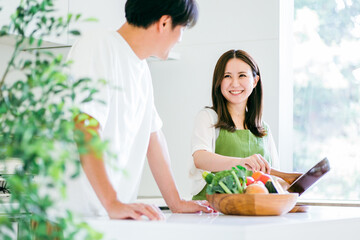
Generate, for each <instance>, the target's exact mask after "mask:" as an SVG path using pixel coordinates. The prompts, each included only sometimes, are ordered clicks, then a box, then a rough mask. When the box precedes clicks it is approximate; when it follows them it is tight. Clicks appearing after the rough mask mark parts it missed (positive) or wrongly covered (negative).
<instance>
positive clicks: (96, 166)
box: [68, 0, 212, 220]
mask: <svg viewBox="0 0 360 240" xmlns="http://www.w3.org/2000/svg"><path fill="white" fill-rule="evenodd" d="M197 13H198V12H197V7H196V3H195V1H194V0H151V1H149V0H128V1H127V2H126V5H125V14H126V20H127V21H126V23H125V24H124V25H122V26H121V27H120V29H119V30H118V31H117V32H115V31H113V32H111V31H100V32H92V33H88V34H85V35H84V36H82V37H81V38H80V39H79V40H78V41H77V42H76V44H74V46H73V48H72V49H71V51H70V53H69V59H72V60H73V61H74V64H73V65H72V69H71V72H72V74H73V75H74V77H75V78H80V77H90V78H92V79H101V78H103V79H106V80H107V81H108V83H109V84H108V85H106V86H102V87H101V88H100V89H99V90H100V92H99V94H98V97H100V99H102V100H104V101H105V102H106V105H101V104H98V103H96V102H90V103H87V104H83V105H81V107H80V109H81V111H82V112H83V113H86V114H87V115H88V116H89V117H91V118H94V119H96V120H97V121H98V123H99V124H98V125H97V126H95V127H90V126H86V124H85V123H84V122H80V123H79V124H77V128H78V129H80V130H81V131H83V132H84V133H86V134H87V140H88V141H91V135H89V134H88V133H87V132H88V131H87V130H88V129H89V128H93V130H95V131H96V132H97V133H98V134H99V135H100V136H101V138H103V139H108V140H109V141H110V149H111V150H112V151H115V152H116V153H117V159H116V160H115V164H114V163H112V164H110V163H109V162H108V161H106V159H105V157H103V156H102V157H98V156H96V155H95V154H92V151H91V150H90V152H89V153H88V154H86V155H81V156H80V159H81V164H82V167H83V170H84V172H85V175H86V178H80V179H78V180H76V181H75V182H74V183H72V184H71V185H69V186H68V187H69V188H70V194H69V197H70V206H71V209H73V210H75V211H77V212H80V213H82V214H83V215H85V216H99V215H105V214H107V215H108V216H109V217H110V218H116V219H127V218H131V219H140V218H142V216H146V217H148V218H149V219H151V220H158V219H162V218H163V214H162V213H161V211H160V210H159V209H158V208H157V207H155V206H151V205H147V204H140V203H131V202H132V201H134V200H135V199H136V195H137V190H138V185H139V182H140V179H141V173H142V170H143V166H144V161H145V158H146V157H147V159H148V162H149V165H150V169H151V171H152V173H153V176H154V178H155V180H156V182H157V185H158V187H159V189H160V191H161V193H162V195H163V197H164V199H165V201H166V203H167V205H168V206H169V208H170V209H171V211H173V212H198V211H204V212H211V211H212V210H210V209H209V208H208V207H207V206H208V205H207V202H194V201H184V200H182V199H181V198H180V196H179V193H178V191H177V188H176V185H175V182H174V178H173V175H172V173H171V168H170V160H169V154H168V149H167V146H166V141H165V138H164V136H163V134H162V132H161V126H162V122H161V119H160V118H159V116H158V114H157V112H156V108H155V106H154V98H153V89H152V82H151V76H150V72H149V69H148V65H147V63H146V60H145V59H146V58H148V57H150V56H156V57H159V58H161V59H166V58H167V57H168V55H169V51H170V50H171V49H172V47H173V46H174V45H175V44H176V43H177V42H178V41H179V40H180V39H181V35H182V32H183V30H184V29H185V28H186V27H187V26H193V25H194V24H195V23H196V20H197ZM113 86H116V87H120V88H121V90H116V89H114V88H113ZM104 160H105V161H104ZM114 166H115V167H116V168H121V169H124V170H125V171H126V172H127V173H128V174H123V173H122V172H121V171H118V170H116V169H114Z"/></svg>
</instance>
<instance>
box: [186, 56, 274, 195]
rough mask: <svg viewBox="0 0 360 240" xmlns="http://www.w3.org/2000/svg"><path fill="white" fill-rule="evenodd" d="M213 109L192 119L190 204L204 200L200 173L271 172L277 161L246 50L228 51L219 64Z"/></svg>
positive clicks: (256, 72) (258, 84)
mask: <svg viewBox="0 0 360 240" xmlns="http://www.w3.org/2000/svg"><path fill="white" fill-rule="evenodd" d="M212 103H213V106H212V107H211V108H209V107H207V108H205V109H203V110H201V111H200V112H199V114H198V116H197V117H196V120H195V127H194V132H193V136H192V156H193V160H194V164H193V167H192V169H191V171H190V176H191V178H192V180H193V183H194V184H193V191H192V194H193V195H194V197H193V199H194V200H202V199H205V192H206V190H205V189H206V186H205V181H204V180H203V179H202V177H201V175H202V172H203V171H211V172H218V171H222V170H226V169H231V167H234V166H236V165H242V166H244V167H246V168H247V169H249V170H252V171H263V172H266V173H270V169H271V166H273V167H278V166H279V160H278V156H277V151H276V147H275V144H274V140H273V137H272V135H271V131H270V128H269V126H268V125H267V124H266V123H265V122H263V121H262V83H261V76H260V71H259V68H258V66H257V64H256V62H255V61H254V59H253V58H252V57H251V56H250V55H249V54H248V53H246V52H245V51H242V50H230V51H227V52H225V53H224V54H223V55H222V56H221V57H220V58H219V60H218V62H217V64H216V66H215V70H214V75H213V84H212Z"/></svg>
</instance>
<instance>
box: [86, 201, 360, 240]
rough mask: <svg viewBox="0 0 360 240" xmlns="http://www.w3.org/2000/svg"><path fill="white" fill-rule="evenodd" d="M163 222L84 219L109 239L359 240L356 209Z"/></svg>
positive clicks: (359, 213)
mask: <svg viewBox="0 0 360 240" xmlns="http://www.w3.org/2000/svg"><path fill="white" fill-rule="evenodd" d="M164 213H165V215H166V220H164V221H147V220H144V221H133V220H109V219H104V218H98V219H86V221H87V222H88V223H89V224H90V225H91V226H92V227H94V228H95V229H97V230H99V231H101V232H103V233H104V234H105V238H104V239H106V240H108V239H126V240H128V239H129V240H137V239H139V240H140V239H141V240H144V239H156V240H160V239H166V240H177V239H179V240H180V239H181V240H184V239H204V240H211V239H216V240H219V239H221V240H223V239H224V240H225V239H226V240H230V239H241V240H260V239H261V240H271V239H276V240H281V239H289V240H290V239H291V240H312V239H316V240H317V239H319V240H322V239H323V240H332V239H334V240H335V239H336V240H339V239H346V238H349V239H360V231H359V230H360V208H359V207H321V206H312V207H310V208H309V209H308V212H307V213H288V214H285V215H282V216H269V217H255V216H250V217H249V216H227V215H223V214H219V213H216V214H204V213H198V214H172V213H171V212H170V211H164Z"/></svg>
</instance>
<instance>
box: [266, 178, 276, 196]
mask: <svg viewBox="0 0 360 240" xmlns="http://www.w3.org/2000/svg"><path fill="white" fill-rule="evenodd" d="M265 187H266V188H267V190H269V193H278V192H277V191H276V188H275V186H274V184H273V183H272V181H267V182H266V183H265Z"/></svg>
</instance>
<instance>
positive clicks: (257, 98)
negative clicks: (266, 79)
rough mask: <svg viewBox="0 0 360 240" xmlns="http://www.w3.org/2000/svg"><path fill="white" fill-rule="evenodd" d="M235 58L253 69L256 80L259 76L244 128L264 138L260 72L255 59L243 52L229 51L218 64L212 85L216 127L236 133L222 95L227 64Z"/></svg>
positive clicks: (251, 96)
mask: <svg viewBox="0 0 360 240" xmlns="http://www.w3.org/2000/svg"><path fill="white" fill-rule="evenodd" d="M233 58H237V59H240V60H241V61H244V62H245V63H247V64H248V65H249V66H250V67H251V69H252V73H253V77H254V78H255V77H256V76H259V81H258V82H257V84H256V87H255V88H254V89H253V91H252V93H251V94H250V96H249V97H248V100H247V103H246V108H247V111H246V112H245V121H244V128H245V129H249V130H250V131H251V132H252V133H253V134H254V135H255V136H257V137H263V136H265V135H266V131H265V129H264V128H263V126H262V84H261V76H260V70H259V67H258V65H257V64H256V62H255V61H254V59H253V58H252V57H251V56H250V55H249V54H248V53H247V52H245V51H242V50H229V51H227V52H225V53H224V54H223V55H222V56H221V57H220V58H219V60H218V61H217V63H216V66H215V70H214V75H213V84H212V103H213V107H212V109H214V111H215V112H216V113H217V115H218V122H217V123H216V125H215V127H216V128H222V129H225V130H228V131H230V132H235V130H236V127H235V123H234V121H233V120H232V118H231V115H230V113H229V110H228V108H227V100H226V98H225V97H224V96H223V95H222V93H221V82H222V80H223V79H224V73H225V67H226V64H227V63H228V61H229V60H230V59H233Z"/></svg>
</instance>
